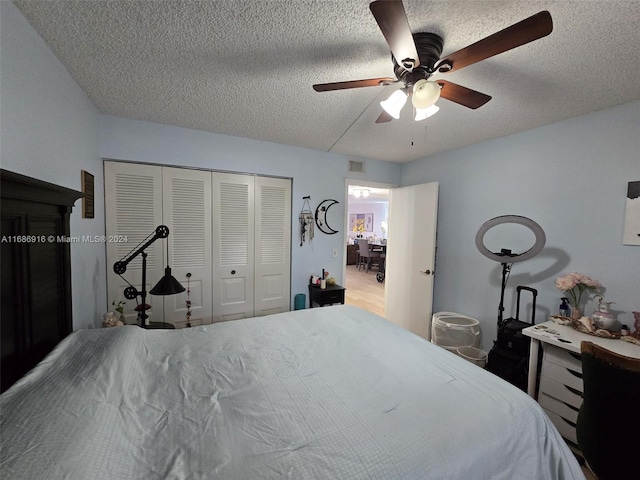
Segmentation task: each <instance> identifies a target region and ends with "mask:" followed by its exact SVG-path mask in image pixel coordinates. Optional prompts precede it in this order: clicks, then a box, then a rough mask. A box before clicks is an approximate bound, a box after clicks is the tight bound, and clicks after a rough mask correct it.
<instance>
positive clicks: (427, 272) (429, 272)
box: [420, 269, 431, 275]
mask: <svg viewBox="0 0 640 480" xmlns="http://www.w3.org/2000/svg"><path fill="white" fill-rule="evenodd" d="M420 273H424V274H425V275H431V270H429V269H426V270H424V271H423V270H420Z"/></svg>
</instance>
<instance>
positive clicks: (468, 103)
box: [436, 80, 491, 110]
mask: <svg viewBox="0 0 640 480" xmlns="http://www.w3.org/2000/svg"><path fill="white" fill-rule="evenodd" d="M436 82H437V83H438V85H440V86H441V87H442V90H440V96H441V97H442V98H446V99H447V100H450V101H452V102H455V103H457V104H459V105H462V106H464V107H469V108H472V109H474V110H475V109H476V108H479V107H481V106H482V105H484V104H485V103H487V102H488V101H489V100H491V97H490V96H489V95H485V94H484V93H480V92H476V91H475V90H471V89H470V88H467V87H463V86H462V85H458V84H456V83H451V82H447V81H446V80H436Z"/></svg>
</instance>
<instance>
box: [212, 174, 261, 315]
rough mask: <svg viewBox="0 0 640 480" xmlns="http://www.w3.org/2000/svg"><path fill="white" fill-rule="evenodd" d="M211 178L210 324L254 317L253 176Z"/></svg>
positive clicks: (223, 175)
mask: <svg viewBox="0 0 640 480" xmlns="http://www.w3.org/2000/svg"><path fill="white" fill-rule="evenodd" d="M212 178H213V195H212V196H213V199H212V203H213V234H212V235H213V299H214V300H213V321H214V322H219V321H224V320H236V319H240V318H249V317H253V316H254V315H253V295H254V287H253V283H254V279H253V273H254V268H253V264H254V238H255V227H254V190H253V188H254V177H252V176H249V175H239V174H228V173H218V172H214V173H212Z"/></svg>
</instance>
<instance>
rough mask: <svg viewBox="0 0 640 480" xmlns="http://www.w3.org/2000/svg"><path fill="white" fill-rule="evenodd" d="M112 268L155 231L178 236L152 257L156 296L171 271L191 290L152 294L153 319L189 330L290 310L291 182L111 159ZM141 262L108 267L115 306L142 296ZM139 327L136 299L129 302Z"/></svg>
mask: <svg viewBox="0 0 640 480" xmlns="http://www.w3.org/2000/svg"><path fill="white" fill-rule="evenodd" d="M105 210H106V211H105V214H106V230H107V238H116V239H126V242H109V243H107V263H108V265H109V266H112V265H113V263H115V262H116V261H118V260H120V259H122V258H123V257H125V256H126V255H127V253H129V252H130V251H131V250H133V249H134V248H135V247H136V246H137V245H138V244H140V243H141V242H143V241H144V239H145V238H146V237H147V236H148V235H150V234H152V233H153V232H154V231H155V228H156V227H157V226H158V225H166V226H167V227H168V228H169V232H170V233H169V237H168V238H167V239H166V240H158V241H156V242H154V243H153V244H152V245H151V246H150V247H149V248H148V249H147V254H148V256H147V291H148V290H150V289H151V288H152V287H153V285H154V284H155V282H157V281H158V280H159V279H160V277H161V276H162V274H163V272H164V267H165V266H167V265H169V266H170V267H171V270H172V274H173V276H174V277H175V278H176V279H177V280H178V281H180V282H181V283H182V285H183V286H184V287H185V288H187V291H185V292H183V293H181V294H178V295H171V296H166V297H162V296H153V295H149V296H147V303H148V304H149V305H150V306H151V310H150V311H149V312H150V320H151V321H154V322H160V321H164V322H170V323H173V324H174V325H176V327H184V326H186V315H187V300H190V302H191V322H190V323H191V325H193V326H195V325H201V324H207V323H211V322H218V321H224V320H235V319H241V318H248V317H253V316H261V315H268V314H271V313H277V312H282V311H287V310H289V307H290V258H291V180H290V179H283V178H273V177H263V176H257V175H247V174H236V173H223V172H211V171H205V170H195V169H188V168H175V167H165V166H160V165H142V164H134V163H125V162H115V161H105ZM141 281H142V262H141V259H140V258H136V259H135V260H134V261H132V262H131V263H130V264H129V265H128V267H127V271H126V272H125V273H124V274H123V275H122V276H118V275H117V274H115V273H114V272H113V270H112V269H111V268H110V267H109V271H108V275H107V288H108V295H109V303H110V304H111V302H113V301H115V302H116V303H117V302H118V301H119V300H123V299H124V297H123V294H122V292H123V290H124V288H126V287H127V286H129V285H128V283H127V282H129V283H131V284H132V285H133V286H135V287H136V288H138V289H140V286H141V285H140V284H141ZM126 302H127V303H126V304H125V316H126V318H127V323H135V318H136V312H135V311H134V307H135V306H136V305H135V300H127V301H126Z"/></svg>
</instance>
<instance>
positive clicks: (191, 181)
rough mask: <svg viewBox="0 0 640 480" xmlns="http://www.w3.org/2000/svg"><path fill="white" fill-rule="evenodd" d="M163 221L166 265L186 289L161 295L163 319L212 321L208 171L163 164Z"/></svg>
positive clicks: (182, 322)
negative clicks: (189, 318) (165, 230)
mask: <svg viewBox="0 0 640 480" xmlns="http://www.w3.org/2000/svg"><path fill="white" fill-rule="evenodd" d="M162 177H163V217H164V218H163V223H164V224H165V225H166V226H167V227H169V237H168V247H169V265H170V266H171V272H172V274H173V276H174V277H175V278H176V279H177V280H178V281H179V282H180V283H181V284H182V285H183V286H184V287H185V288H188V292H187V291H185V292H183V293H180V294H177V295H167V296H166V297H164V321H165V322H171V323H173V324H175V325H176V327H185V326H186V324H187V321H186V315H187V298H188V299H189V300H190V301H191V325H192V326H195V325H202V324H207V323H211V321H212V308H213V301H212V298H211V283H212V279H211V255H212V252H211V221H212V220H211V174H210V173H209V172H203V171H198V170H189V169H185V168H170V167H163V169H162ZM189 273H190V274H191V276H190V277H187V274H189Z"/></svg>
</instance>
